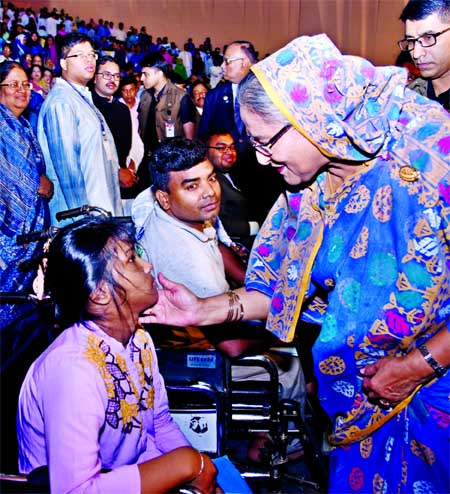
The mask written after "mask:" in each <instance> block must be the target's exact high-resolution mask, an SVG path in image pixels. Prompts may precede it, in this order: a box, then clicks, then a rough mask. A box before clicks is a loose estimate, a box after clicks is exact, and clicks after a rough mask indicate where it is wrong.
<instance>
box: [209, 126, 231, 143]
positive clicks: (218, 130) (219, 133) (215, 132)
mask: <svg viewBox="0 0 450 494" xmlns="http://www.w3.org/2000/svg"><path fill="white" fill-rule="evenodd" d="M224 135H230V136H231V137H233V134H232V133H231V132H230V131H229V130H227V129H224V128H222V129H221V128H218V127H217V128H212V129H210V130H209V131H208V133H207V134H206V135H205V137H204V138H203V140H204V141H205V143H206V144H209V143H210V141H211V139H212V138H213V137H215V136H224ZM233 141H234V137H233Z"/></svg>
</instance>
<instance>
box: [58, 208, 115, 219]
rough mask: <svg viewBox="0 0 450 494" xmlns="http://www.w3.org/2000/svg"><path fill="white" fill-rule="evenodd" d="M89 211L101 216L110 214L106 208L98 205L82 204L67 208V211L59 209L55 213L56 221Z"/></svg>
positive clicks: (88, 212)
mask: <svg viewBox="0 0 450 494" xmlns="http://www.w3.org/2000/svg"><path fill="white" fill-rule="evenodd" d="M91 213H99V214H100V215H102V216H105V217H108V216H111V213H110V212H109V211H106V209H103V208H100V207H98V206H89V205H88V204H85V205H84V206H80V207H79V208H73V209H68V210H67V211H59V213H56V215H55V217H56V219H57V220H58V221H62V220H67V219H69V218H74V217H76V216H81V215H86V214H91Z"/></svg>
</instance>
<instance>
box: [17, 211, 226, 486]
mask: <svg viewBox="0 0 450 494" xmlns="http://www.w3.org/2000/svg"><path fill="white" fill-rule="evenodd" d="M45 288H46V291H47V293H49V294H50V295H51V297H52V298H53V300H54V302H55V304H56V308H57V314H58V319H59V323H60V325H61V328H63V329H64V331H63V332H62V333H61V334H60V336H59V337H58V338H57V339H56V340H55V341H54V342H53V343H52V344H51V345H50V347H49V348H48V349H47V350H46V351H45V352H44V353H43V354H42V355H41V356H40V357H39V358H38V359H37V360H36V361H35V362H34V363H33V364H32V366H31V368H30V369H29V371H28V373H27V376H26V378H25V381H24V383H23V385H22V389H21V392H20V398H19V410H18V421H17V428H18V440H19V469H20V472H21V473H24V474H29V473H30V472H32V471H34V470H35V469H37V468H39V467H48V472H49V482H50V489H51V492H58V493H63V492H105V493H106V492H107V493H109V494H111V493H118V494H123V493H124V492H127V493H146V492H166V491H169V490H170V491H171V492H173V491H174V490H176V489H177V488H180V487H181V486H186V485H189V486H190V488H191V489H193V490H196V491H199V492H202V493H214V492H216V489H217V486H216V480H215V479H216V468H215V466H214V465H213V463H212V462H211V460H210V459H209V458H208V457H207V456H205V455H202V454H201V453H199V452H198V451H197V450H195V449H193V448H192V447H191V446H190V444H189V443H188V441H187V440H186V438H185V437H184V436H183V434H182V432H181V431H180V429H179V428H178V426H177V425H176V423H175V422H174V421H173V419H172V418H171V416H170V414H169V410H168V402H167V394H166V390H165V387H164V381H163V379H162V377H161V375H160V373H159V370H158V364H157V359H156V354H155V349H154V346H153V342H152V340H151V338H150V336H149V335H148V333H146V332H145V331H143V330H142V329H140V327H139V325H138V316H139V314H140V313H141V312H142V311H144V310H145V309H148V308H149V307H151V306H153V305H154V304H155V303H156V302H157V299H158V291H157V289H156V286H155V283H154V280H153V277H152V275H151V265H150V264H149V263H147V262H146V261H144V260H143V259H141V258H139V257H138V256H137V255H136V253H135V250H134V234H133V227H132V225H128V224H126V223H124V222H123V221H122V222H117V221H116V220H114V219H113V218H106V219H105V218H102V219H93V218H89V219H84V220H81V221H79V222H77V223H74V224H72V225H70V226H68V227H66V228H63V229H62V230H61V231H60V232H59V233H58V234H57V235H56V237H55V238H54V239H53V241H52V242H51V245H50V247H49V251H48V255H47V268H46V273H45Z"/></svg>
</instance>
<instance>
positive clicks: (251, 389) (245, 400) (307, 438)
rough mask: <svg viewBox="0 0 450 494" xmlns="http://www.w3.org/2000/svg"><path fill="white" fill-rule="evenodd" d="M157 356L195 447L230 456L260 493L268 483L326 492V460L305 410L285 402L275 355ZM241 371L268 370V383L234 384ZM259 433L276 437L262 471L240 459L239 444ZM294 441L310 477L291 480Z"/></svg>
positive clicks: (191, 352) (165, 351) (190, 352)
mask: <svg viewBox="0 0 450 494" xmlns="http://www.w3.org/2000/svg"><path fill="white" fill-rule="evenodd" d="M150 333H151V331H150ZM289 350H290V351H293V350H294V349H293V348H289ZM157 354H158V362H159V368H160V372H161V374H162V375H163V377H164V380H165V385H166V389H167V393H168V396H169V406H170V411H171V414H172V416H173V418H174V419H175V421H176V422H177V423H178V425H179V426H180V428H181V429H182V431H183V432H184V434H185V435H186V436H187V438H188V439H189V441H190V442H191V443H192V444H193V445H194V447H196V448H198V449H199V450H201V451H203V452H205V453H208V454H209V455H210V456H213V457H214V456H220V455H223V454H227V455H228V456H229V457H230V458H231V460H232V461H233V463H235V464H236V466H237V467H238V469H239V470H240V472H241V474H242V476H243V477H244V478H246V480H247V481H248V482H249V484H250V485H251V487H253V488H254V489H255V491H257V486H258V484H259V483H261V482H263V483H264V486H265V488H267V487H269V488H270V492H281V491H282V485H283V482H284V481H285V480H286V478H288V479H289V481H291V482H293V483H294V484H298V485H303V486H305V487H307V488H308V489H310V492H314V491H317V492H323V490H324V486H325V483H326V478H327V475H326V471H325V468H324V462H323V458H322V457H321V453H320V451H319V448H318V447H317V444H315V441H314V440H312V437H311V436H312V431H311V430H310V428H308V426H307V425H306V423H305V420H304V415H303V414H302V410H301V409H300V405H299V404H298V403H297V402H295V401H293V400H286V399H281V400H280V399H279V379H278V368H277V365H276V363H275V362H274V360H273V359H272V358H271V357H270V355H269V354H261V355H251V356H244V357H238V358H229V357H226V356H224V355H223V354H221V353H220V352H219V351H218V350H216V349H213V348H210V349H189V348H187V349H185V348H181V349H177V348H173V349H169V348H157ZM237 367H258V368H262V369H263V370H264V371H265V372H266V373H267V380H264V381H260V380H252V379H251V378H249V379H245V380H234V379H233V378H232V373H233V369H236V368H237ZM307 408H308V407H307ZM310 413H313V412H312V411H309V410H307V412H306V414H310ZM255 434H267V435H268V436H270V438H271V447H270V448H269V450H268V456H267V461H266V462H263V463H262V464H261V466H259V465H258V468H255V466H254V465H252V464H249V462H248V461H247V459H246V458H242V457H239V452H238V454H237V455H236V445H238V446H237V449H238V450H239V449H240V450H242V447H241V446H239V445H241V442H242V440H250V438H251V437H254V435H255ZM292 439H298V440H299V441H300V444H301V446H302V448H303V451H304V455H303V456H302V461H304V463H305V465H306V468H307V470H308V472H309V475H305V476H303V475H302V476H297V475H291V474H290V473H289V472H288V470H287V463H288V443H289V441H290V440H292Z"/></svg>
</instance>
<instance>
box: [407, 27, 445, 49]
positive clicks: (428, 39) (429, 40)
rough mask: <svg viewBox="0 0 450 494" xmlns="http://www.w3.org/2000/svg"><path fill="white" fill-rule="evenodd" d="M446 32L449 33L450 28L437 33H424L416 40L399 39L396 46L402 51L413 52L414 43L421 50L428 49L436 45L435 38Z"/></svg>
mask: <svg viewBox="0 0 450 494" xmlns="http://www.w3.org/2000/svg"><path fill="white" fill-rule="evenodd" d="M447 31H450V27H448V28H447V29H444V30H443V31H440V32H439V33H425V34H422V36H419V37H417V38H405V39H401V40H400V41H399V42H398V46H399V47H400V50H402V51H413V50H414V47H415V46H416V43H419V45H420V46H421V47H422V48H429V47H430V46H434V45H435V44H436V43H437V38H438V37H439V36H441V34H444V33H446V32H447Z"/></svg>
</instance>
